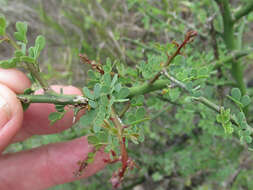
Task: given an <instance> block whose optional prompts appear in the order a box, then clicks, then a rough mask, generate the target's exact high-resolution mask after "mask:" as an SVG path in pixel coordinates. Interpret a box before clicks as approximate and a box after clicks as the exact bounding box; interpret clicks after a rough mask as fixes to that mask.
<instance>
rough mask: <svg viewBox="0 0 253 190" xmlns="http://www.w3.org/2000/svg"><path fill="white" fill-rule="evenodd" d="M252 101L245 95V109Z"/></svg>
mask: <svg viewBox="0 0 253 190" xmlns="http://www.w3.org/2000/svg"><path fill="white" fill-rule="evenodd" d="M250 102H251V100H250V97H249V96H248V95H244V96H243V97H242V99H241V103H242V104H243V106H244V107H246V106H248V105H249V104H250Z"/></svg>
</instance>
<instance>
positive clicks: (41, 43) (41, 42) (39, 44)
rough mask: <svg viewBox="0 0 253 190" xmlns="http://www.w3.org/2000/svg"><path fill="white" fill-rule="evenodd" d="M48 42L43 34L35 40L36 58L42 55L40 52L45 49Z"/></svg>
mask: <svg viewBox="0 0 253 190" xmlns="http://www.w3.org/2000/svg"><path fill="white" fill-rule="evenodd" d="M45 44H46V40H45V37H44V36H42V35H39V36H37V38H36V40H35V48H34V58H35V59H37V58H38V57H39V55H40V52H41V51H42V50H43V49H44V47H45Z"/></svg>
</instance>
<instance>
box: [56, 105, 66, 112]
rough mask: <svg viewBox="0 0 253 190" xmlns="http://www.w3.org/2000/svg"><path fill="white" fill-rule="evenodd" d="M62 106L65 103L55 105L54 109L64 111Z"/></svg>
mask: <svg viewBox="0 0 253 190" xmlns="http://www.w3.org/2000/svg"><path fill="white" fill-rule="evenodd" d="M64 107H65V105H55V109H56V110H57V112H64V111H65V110H64Z"/></svg>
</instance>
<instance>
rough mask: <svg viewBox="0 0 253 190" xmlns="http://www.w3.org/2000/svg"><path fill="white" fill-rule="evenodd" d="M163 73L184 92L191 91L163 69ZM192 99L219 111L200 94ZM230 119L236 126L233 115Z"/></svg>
mask: <svg viewBox="0 0 253 190" xmlns="http://www.w3.org/2000/svg"><path fill="white" fill-rule="evenodd" d="M163 74H164V75H165V76H166V77H167V78H168V79H169V80H170V81H171V82H173V83H175V84H177V85H178V86H179V87H180V88H182V89H184V90H185V91H186V92H188V93H191V90H189V89H188V88H186V86H185V85H184V84H183V83H182V82H180V81H179V80H177V79H175V78H174V77H172V76H170V75H169V74H168V73H167V71H166V70H165V69H164V70H163ZM192 99H193V100H195V101H197V102H200V103H202V104H203V105H205V106H207V107H208V108H210V109H212V110H214V111H215V112H217V113H220V111H221V107H220V106H218V105H216V104H215V103H213V102H211V101H210V100H208V99H207V98H205V97H203V96H200V97H192ZM230 120H231V122H232V123H233V124H234V125H236V126H238V124H237V122H236V119H235V117H234V116H232V115H231V116H230Z"/></svg>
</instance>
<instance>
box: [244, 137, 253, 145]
mask: <svg viewBox="0 0 253 190" xmlns="http://www.w3.org/2000/svg"><path fill="white" fill-rule="evenodd" d="M244 139H245V141H246V143H248V144H250V143H251V142H252V137H251V136H245V137H244Z"/></svg>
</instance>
